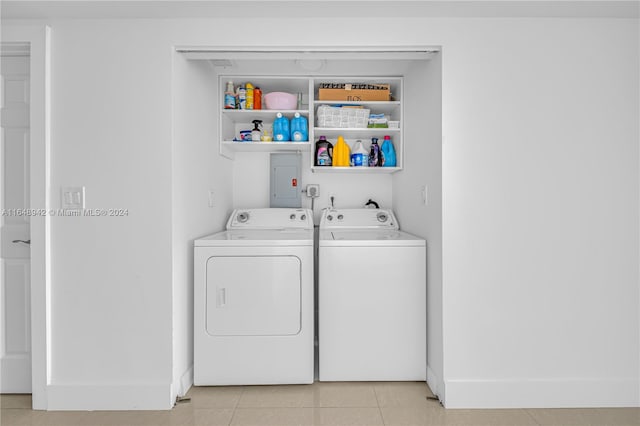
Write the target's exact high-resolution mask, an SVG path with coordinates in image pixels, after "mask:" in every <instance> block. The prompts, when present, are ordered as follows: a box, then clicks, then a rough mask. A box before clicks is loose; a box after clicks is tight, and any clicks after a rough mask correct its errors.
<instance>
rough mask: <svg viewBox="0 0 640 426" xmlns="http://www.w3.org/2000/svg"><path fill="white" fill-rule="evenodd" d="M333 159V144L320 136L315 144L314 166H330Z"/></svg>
mask: <svg viewBox="0 0 640 426" xmlns="http://www.w3.org/2000/svg"><path fill="white" fill-rule="evenodd" d="M332 158H333V144H331V142H329V141H328V140H327V138H326V137H324V136H320V139H319V140H318V141H317V142H316V158H315V165H316V166H330V165H331V159H332Z"/></svg>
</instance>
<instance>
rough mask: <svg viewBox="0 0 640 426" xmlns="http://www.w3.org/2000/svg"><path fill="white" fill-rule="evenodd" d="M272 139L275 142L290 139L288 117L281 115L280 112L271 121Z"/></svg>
mask: <svg viewBox="0 0 640 426" xmlns="http://www.w3.org/2000/svg"><path fill="white" fill-rule="evenodd" d="M273 140H274V141H276V142H286V141H289V140H291V131H290V127H289V119H288V118H287V117H285V116H284V115H282V113H281V112H279V113H278V114H276V119H275V120H274V122H273Z"/></svg>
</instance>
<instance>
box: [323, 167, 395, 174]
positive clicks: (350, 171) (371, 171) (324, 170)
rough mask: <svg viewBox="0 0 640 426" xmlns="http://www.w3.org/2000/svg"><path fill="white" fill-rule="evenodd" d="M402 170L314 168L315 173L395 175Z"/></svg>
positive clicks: (386, 168) (392, 168) (391, 168)
mask: <svg viewBox="0 0 640 426" xmlns="http://www.w3.org/2000/svg"><path fill="white" fill-rule="evenodd" d="M400 170H402V167H312V168H311V171H312V172H313V173H356V174H358V173H363V174H369V173H379V174H385V173H395V172H399V171H400Z"/></svg>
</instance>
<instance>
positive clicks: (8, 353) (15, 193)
mask: <svg viewBox="0 0 640 426" xmlns="http://www.w3.org/2000/svg"><path fill="white" fill-rule="evenodd" d="M5 47H6V46H3V49H2V57H1V58H0V61H1V62H0V74H1V76H2V79H1V83H0V92H1V93H0V106H1V108H2V110H1V111H0V117H1V118H0V124H1V130H2V131H1V135H0V138H1V139H0V145H1V148H0V204H1V205H0V208H1V209H2V212H1V217H0V237H1V244H0V295H1V297H0V393H30V392H31V321H30V317H31V296H30V274H29V271H30V262H31V260H30V257H31V253H30V246H29V243H30V230H29V222H30V220H29V219H30V216H29V213H30V212H29V210H28V209H29V161H30V160H29V56H28V54H27V53H26V52H18V51H13V52H7V51H6V50H5V49H4V48H5Z"/></svg>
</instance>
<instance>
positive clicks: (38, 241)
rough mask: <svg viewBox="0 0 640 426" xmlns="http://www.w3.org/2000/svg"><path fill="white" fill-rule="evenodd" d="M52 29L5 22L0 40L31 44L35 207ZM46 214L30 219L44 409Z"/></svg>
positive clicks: (38, 388) (36, 387) (42, 179)
mask: <svg viewBox="0 0 640 426" xmlns="http://www.w3.org/2000/svg"><path fill="white" fill-rule="evenodd" d="M49 35H50V30H49V28H48V27H47V26H44V25H12V24H6V23H3V25H2V41H3V42H9V43H27V44H29V47H30V52H31V58H30V61H31V62H30V67H31V69H30V75H31V81H30V90H31V98H30V105H31V106H30V135H31V138H30V150H31V160H30V161H31V165H30V170H31V176H30V179H31V187H30V191H31V200H30V207H31V208H33V209H46V210H48V209H49V196H48V192H49V191H48V189H49V185H50V172H49V165H50V161H49V147H50V132H49V127H50V104H49V100H50V96H49V93H50V87H51V85H50V66H49V62H50V44H49V39H50V37H49ZM49 225H50V223H49V218H48V217H46V216H35V217H32V218H31V360H32V361H31V377H32V381H31V384H32V385H31V392H32V404H33V408H34V409H46V408H47V391H46V385H47V383H48V381H49V374H50V368H49V367H50V365H49V363H50V358H51V357H50V338H49V333H48V326H49V318H48V316H49V314H50V304H49V286H50V282H51V275H50V256H51V251H50V246H49V244H50V241H49Z"/></svg>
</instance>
